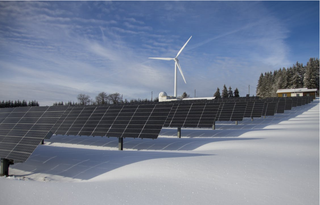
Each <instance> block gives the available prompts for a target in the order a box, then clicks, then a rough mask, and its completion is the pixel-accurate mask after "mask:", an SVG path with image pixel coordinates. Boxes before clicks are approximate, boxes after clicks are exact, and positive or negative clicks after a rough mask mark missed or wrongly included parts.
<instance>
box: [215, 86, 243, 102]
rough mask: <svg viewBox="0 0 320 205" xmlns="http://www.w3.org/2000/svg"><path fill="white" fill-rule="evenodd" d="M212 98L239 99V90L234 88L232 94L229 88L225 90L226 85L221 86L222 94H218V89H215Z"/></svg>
mask: <svg viewBox="0 0 320 205" xmlns="http://www.w3.org/2000/svg"><path fill="white" fill-rule="evenodd" d="M213 97H216V99H219V98H233V97H235V98H238V97H239V90H238V88H236V89H235V90H234V92H233V91H232V88H231V86H229V90H228V89H227V86H226V85H223V90H222V93H221V94H220V89H219V88H217V91H216V92H215V93H214V95H213Z"/></svg>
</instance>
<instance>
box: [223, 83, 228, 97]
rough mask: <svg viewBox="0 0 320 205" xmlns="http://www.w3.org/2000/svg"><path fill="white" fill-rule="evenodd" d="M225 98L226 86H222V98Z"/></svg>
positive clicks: (226, 95) (226, 93)
mask: <svg viewBox="0 0 320 205" xmlns="http://www.w3.org/2000/svg"><path fill="white" fill-rule="evenodd" d="M227 97H228V90H227V87H226V85H223V90H222V98H227Z"/></svg>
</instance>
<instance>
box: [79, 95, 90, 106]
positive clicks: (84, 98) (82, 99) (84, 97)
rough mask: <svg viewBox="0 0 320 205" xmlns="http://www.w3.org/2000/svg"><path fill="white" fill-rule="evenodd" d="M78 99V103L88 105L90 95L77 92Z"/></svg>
mask: <svg viewBox="0 0 320 205" xmlns="http://www.w3.org/2000/svg"><path fill="white" fill-rule="evenodd" d="M77 98H78V101H79V103H80V105H88V104H89V103H90V96H89V95H86V94H79V95H78V97H77Z"/></svg>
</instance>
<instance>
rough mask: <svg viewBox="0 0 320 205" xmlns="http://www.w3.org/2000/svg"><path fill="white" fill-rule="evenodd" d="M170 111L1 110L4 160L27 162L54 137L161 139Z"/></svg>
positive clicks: (124, 107) (164, 108) (156, 108)
mask: <svg viewBox="0 0 320 205" xmlns="http://www.w3.org/2000/svg"><path fill="white" fill-rule="evenodd" d="M170 110H171V106H168V105H162V104H153V105H122V106H104V107H94V106H88V107H86V106H83V107H77V106H76V107H66V106H52V107H19V108H4V109H0V157H1V158H4V159H11V160H14V161H15V162H24V161H25V160H27V159H28V157H29V156H30V155H31V153H32V152H33V151H34V150H35V148H36V147H37V146H38V145H39V143H41V142H42V140H43V139H44V138H46V137H48V136H49V135H52V134H61V135H87V136H110V137H119V138H125V137H132V138H157V137H158V135H159V133H160V131H161V129H162V127H163V124H164V122H165V120H166V118H167V116H168V113H169V111H170Z"/></svg>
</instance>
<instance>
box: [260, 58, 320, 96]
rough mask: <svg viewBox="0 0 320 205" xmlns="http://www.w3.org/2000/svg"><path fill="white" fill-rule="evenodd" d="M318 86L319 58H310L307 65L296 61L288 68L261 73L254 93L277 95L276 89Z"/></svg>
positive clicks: (312, 87)
mask: <svg viewBox="0 0 320 205" xmlns="http://www.w3.org/2000/svg"><path fill="white" fill-rule="evenodd" d="M294 88H309V89H314V88H316V89H318V88H319V59H318V58H310V60H309V62H308V63H307V65H305V66H304V65H303V64H302V63H299V62H297V63H296V64H295V65H293V66H292V67H290V68H282V69H281V68H280V69H279V70H275V71H273V72H266V73H264V74H263V73H261V75H260V78H259V80H258V86H257V91H256V94H257V96H259V97H277V93H276V92H277V90H278V89H294Z"/></svg>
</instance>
